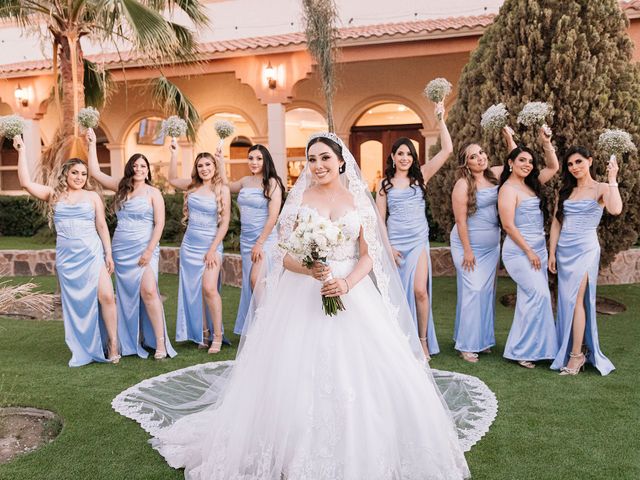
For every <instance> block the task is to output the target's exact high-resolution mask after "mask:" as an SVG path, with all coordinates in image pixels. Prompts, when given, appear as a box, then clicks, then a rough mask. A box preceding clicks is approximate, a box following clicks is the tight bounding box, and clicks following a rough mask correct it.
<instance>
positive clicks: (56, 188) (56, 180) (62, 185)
mask: <svg viewBox="0 0 640 480" xmlns="http://www.w3.org/2000/svg"><path fill="white" fill-rule="evenodd" d="M75 165H82V166H83V167H84V168H85V170H86V171H87V181H86V182H85V184H84V185H83V186H82V189H83V190H90V191H93V190H95V188H94V186H93V184H92V183H91V180H90V177H89V168H88V167H87V164H86V163H84V162H83V161H82V160H80V159H79V158H71V159H69V160H67V161H66V162H64V163H63V164H62V165H60V166H59V167H57V168H56V169H55V170H54V171H53V174H52V175H51V176H50V177H49V178H50V186H51V188H52V189H53V193H52V194H51V195H50V196H49V201H48V202H47V203H46V215H47V220H48V222H49V227H52V226H53V215H54V211H55V207H56V203H58V202H59V201H60V200H61V199H62V198H63V197H64V196H65V195H66V194H67V193H68V191H69V185H68V183H67V176H68V175H69V170H71V168H72V167H74V166H75Z"/></svg>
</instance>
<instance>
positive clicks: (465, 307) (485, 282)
mask: <svg viewBox="0 0 640 480" xmlns="http://www.w3.org/2000/svg"><path fill="white" fill-rule="evenodd" d="M497 204H498V186H497V185H496V186H495V187H489V188H483V189H481V190H478V191H477V192H476V205H477V207H478V209H477V210H476V212H475V213H474V214H473V215H470V216H469V217H468V218H467V228H468V231H469V241H470V242H471V248H472V250H473V254H474V255H475V257H476V266H475V268H474V270H473V271H467V270H465V269H464V268H462V261H463V259H464V248H463V247H462V242H461V241H460V236H459V235H458V228H457V225H454V226H453V229H452V230H451V236H450V240H451V256H452V257H453V263H454V265H455V266H456V283H457V290H458V295H457V303H456V322H455V329H454V334H453V339H454V341H455V342H456V347H455V348H456V350H458V351H460V352H481V351H483V350H486V349H487V348H490V347H492V346H493V345H495V344H496V337H495V333H494V327H493V326H494V322H495V317H496V272H497V270H498V262H499V261H500V226H499V224H498V207H497Z"/></svg>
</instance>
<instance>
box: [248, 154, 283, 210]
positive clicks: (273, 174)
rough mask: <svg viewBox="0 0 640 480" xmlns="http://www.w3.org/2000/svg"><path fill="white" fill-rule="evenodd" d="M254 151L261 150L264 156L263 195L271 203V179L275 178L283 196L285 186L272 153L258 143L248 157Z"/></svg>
mask: <svg viewBox="0 0 640 480" xmlns="http://www.w3.org/2000/svg"><path fill="white" fill-rule="evenodd" d="M254 150H259V151H260V153H261V154H262V193H263V194H264V197H265V198H266V199H267V200H269V201H271V193H270V192H269V190H270V185H271V179H272V178H273V179H274V180H275V181H276V184H277V186H278V187H280V191H281V192H282V193H283V194H284V184H283V183H282V179H281V178H280V176H279V175H278V172H277V171H276V166H275V164H274V163H273V158H271V153H270V152H269V150H267V147H265V146H264V145H261V144H259V143H256V144H255V145H253V146H252V147H251V148H249V151H248V152H247V155H249V154H250V153H251V152H253V151H254Z"/></svg>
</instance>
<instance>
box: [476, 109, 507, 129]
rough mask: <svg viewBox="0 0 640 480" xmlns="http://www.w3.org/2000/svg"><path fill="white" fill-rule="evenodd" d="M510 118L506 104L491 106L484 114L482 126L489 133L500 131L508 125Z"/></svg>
mask: <svg viewBox="0 0 640 480" xmlns="http://www.w3.org/2000/svg"><path fill="white" fill-rule="evenodd" d="M508 117H509V112H508V111H507V107H505V106H504V103H498V104H497V105H491V106H490V107H489V108H487V109H486V110H485V112H484V113H483V114H482V118H481V119H480V126H481V127H482V129H483V130H485V131H488V132H495V131H500V130H502V129H503V128H504V127H505V126H506V125H507V121H508V120H507V119H508Z"/></svg>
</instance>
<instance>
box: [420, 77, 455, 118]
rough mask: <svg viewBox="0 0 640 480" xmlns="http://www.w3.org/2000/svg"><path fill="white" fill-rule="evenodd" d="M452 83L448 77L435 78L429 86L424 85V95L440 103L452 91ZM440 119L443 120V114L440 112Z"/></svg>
mask: <svg viewBox="0 0 640 480" xmlns="http://www.w3.org/2000/svg"><path fill="white" fill-rule="evenodd" d="M451 87H452V85H451V83H450V82H449V80H447V79H446V78H442V77H440V78H434V79H433V80H431V81H430V82H429V83H427V86H426V87H424V92H423V93H424V96H425V97H427V98H428V99H429V100H431V101H432V102H435V103H439V102H441V101H443V100H444V98H445V97H446V96H447V95H449V94H450V93H451ZM438 120H442V116H441V114H439V113H438Z"/></svg>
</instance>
